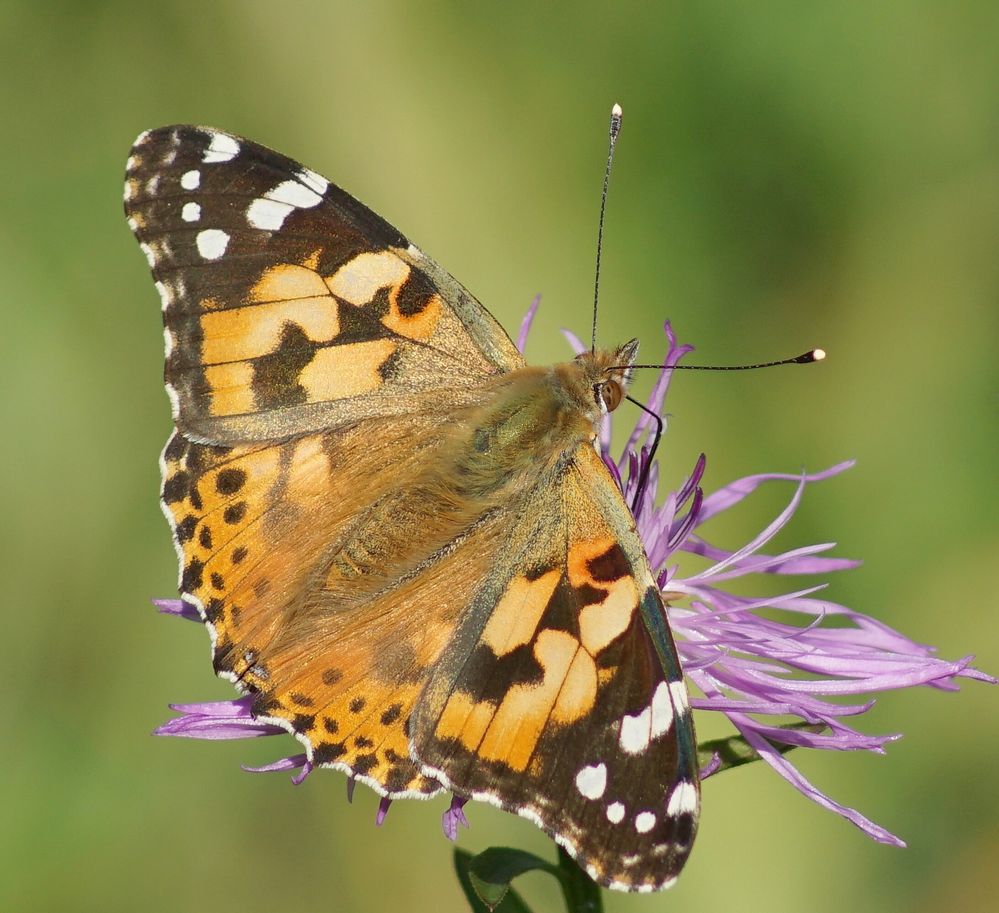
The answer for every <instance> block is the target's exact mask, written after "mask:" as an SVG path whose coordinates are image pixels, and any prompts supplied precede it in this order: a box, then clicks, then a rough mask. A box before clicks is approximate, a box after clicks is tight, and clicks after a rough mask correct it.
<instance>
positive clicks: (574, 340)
mask: <svg viewBox="0 0 999 913" xmlns="http://www.w3.org/2000/svg"><path fill="white" fill-rule="evenodd" d="M562 335H563V336H564V337H565V338H566V339H567V340H568V341H569V345H570V346H571V347H572V351H573V352H575V353H576V354H577V355H578V354H579V353H580V352H585V351H586V350H587V349H588V348H589V346H586V345H584V344H583V340H582V339H580V338H579V337H578V336H577V335H576V334H575V333H573V332H572V330H567V329H565V328H564V327H563V328H562Z"/></svg>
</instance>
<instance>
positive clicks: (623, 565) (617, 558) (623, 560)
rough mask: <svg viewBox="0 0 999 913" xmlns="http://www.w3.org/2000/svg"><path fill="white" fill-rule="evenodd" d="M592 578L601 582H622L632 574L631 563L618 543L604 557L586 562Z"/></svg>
mask: <svg viewBox="0 0 999 913" xmlns="http://www.w3.org/2000/svg"><path fill="white" fill-rule="evenodd" d="M586 568H587V570H588V571H589V572H590V576H591V577H592V578H593V579H594V580H597V581H600V582H608V583H609V582H611V581H612V580H620V579H621V578H622V577H627V576H629V575H630V574H631V563H630V562H629V561H628V558H627V556H626V555H625V553H624V549H622V548H621V546H620V545H619V544H618V543H616V542H615V543H614V544H613V545H612V546H611V547H610V548H609V549H607V551H606V552H604V553H603V554H602V555H598V556H597V557H596V558H591V559H590V560H589V561H587V562H586Z"/></svg>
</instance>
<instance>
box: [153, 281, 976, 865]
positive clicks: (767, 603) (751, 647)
mask: <svg viewBox="0 0 999 913" xmlns="http://www.w3.org/2000/svg"><path fill="white" fill-rule="evenodd" d="M537 307H538V299H537V298H536V299H535V300H534V302H533V303H532V305H531V308H530V310H529V311H528V313H527V315H526V317H525V318H524V321H523V324H522V325H521V328H520V333H519V335H518V347H519V348H521V349H523V346H524V343H525V341H526V339H527V334H528V331H529V330H530V326H531V322H532V320H533V318H534V315H535V313H536V311H537ZM665 331H666V337H667V340H668V348H667V352H666V356H665V359H664V361H663V371H662V372H661V374H660V376H659V378H658V379H657V381H656V384H655V386H654V388H653V390H652V393H651V395H650V397H649V400H648V402H647V404H646V405H647V408H648V409H649V410H651V411H652V412H654V413H656V414H657V415H658V414H661V413H662V409H663V403H664V401H665V397H666V394H667V392H668V389H669V383H670V378H671V375H672V370H671V369H672V368H674V367H675V366H676V365H677V364H678V363H679V362H680V360H681V359H682V358H683V357H684V356H685V355H686V354H687V353H688V352H690V351H691V350H692V347H691V346H687V345H678V344H677V341H676V336H675V334H674V333H673V330H672V328H671V326H670V324H669V323H667V324H666V326H665ZM566 335H567V337H568V338H569V341H570V343H571V344H572V345H573V346H574V347H575V348H576V350H577V351H582V349H583V348H584V346H583V345H582V343H581V342H580V341H579V340H578V339H576V337H574V336H573V335H572V334H569V333H567V334H566ZM653 421H654V420H653V419H652V417H651V416H650V415H649V414H648V413H646V412H642V413H641V414H640V415H639V417H638V420H637V423H636V424H635V427H634V428H633V429H632V431H631V434H630V436H629V437H628V440H627V442H626V444H625V447H624V450H623V452H622V453H621V455H620V456H619V457H618V458H616V459H615V457H614V456H613V454H612V451H611V423H612V419H611V416H610V415H608V416H607V417H606V418H605V420H604V425H603V428H602V429H601V434H600V447H601V452H602V455H603V459H604V463H605V464H606V466H607V468H608V469H609V470H610V473H611V475H612V476H613V478H614V479H615V481H616V483H617V484H618V486H619V488H620V489H621V492H622V494H623V496H624V498H625V499H626V501H627V502H628V504H629V505H631V506H632V510H633V513H634V515H635V520H636V523H637V526H638V530H639V533H640V535H641V538H642V541H643V543H644V545H645V550H646V553H647V555H648V558H649V562H650V564H651V566H652V570H653V573H654V574H655V575H656V578H657V581H658V584H659V586H660V588H661V589H662V592H663V597H664V601H665V603H666V605H667V614H668V620H669V623H670V626H671V627H672V629H673V632H674V633H675V634H676V635H677V648H678V652H679V655H680V659H681V662H682V664H683V668H684V672H685V674H686V676H687V678H688V681H689V682H690V683H691V684H693V685H694V687H695V688H696V690H697V691H698V692H699V693H700V694H701V697H695V698H693V699H692V700H691V705H692V707H693V708H694V709H695V710H697V711H704V712H711V713H716V714H722V715H724V716H725V717H726V718H727V719H728V720H729V721H730V723H731V724H732V725H733V726H734V727H735V729H736V730H737V731H738V732H739V734H740V735H741V737H742V739H743V740H744V742H745V743H746V745H748V746H749V748H751V749H752V750H753V751H754V752H755V753H756V755H758V757H760V758H761V759H762V760H763V761H765V762H766V763H767V764H768V765H769V766H770V767H771V768H773V770H775V771H776V772H777V773H778V774H779V775H780V776H781V777H783V778H784V779H785V780H787V781H788V782H790V783H791V784H792V785H793V786H794V787H795V788H796V789H798V790H799V791H800V792H802V793H803V794H804V795H806V796H807V797H808V798H810V799H812V800H813V801H815V802H817V803H818V804H819V805H821V806H823V807H825V808H828V809H830V810H831V811H834V812H836V813H837V814H839V815H842V816H843V817H844V818H846V819H847V820H849V821H851V822H852V823H854V824H855V825H857V826H858V827H859V828H861V830H863V831H864V832H865V833H867V834H868V835H869V836H871V837H873V838H874V839H875V840H878V841H880V842H882V843H889V844H894V845H897V846H902V845H904V844H903V842H902V841H901V840H900V839H899V838H898V837H896V836H894V835H893V834H891V833H889V832H888V831H887V830H885V829H884V828H882V827H880V826H879V825H877V824H875V823H874V822H872V821H870V820H869V819H868V818H866V817H865V816H864V815H862V814H861V813H860V812H858V811H856V810H855V809H851V808H847V807H846V806H843V805H841V804H839V803H837V802H835V801H834V800H833V799H831V798H829V797H828V796H827V795H826V794H825V793H823V792H822V791H821V790H819V789H818V788H817V787H815V786H813V785H812V784H811V783H810V782H809V781H808V780H806V779H805V777H804V776H803V775H802V774H801V772H800V771H799V770H798V769H797V768H796V767H795V765H794V764H793V763H792V761H791V760H789V758H788V757H787V751H788V748H789V747H800V748H811V749H818V750H823V749H825V750H828V749H834V750H839V751H843V750H848V751H856V750H864V751H872V752H877V753H883V751H884V746H885V745H886V744H887V743H889V742H891V741H893V740H895V739H897V738H899V734H897V733H893V734H887V735H880V736H868V735H865V734H863V733H861V732H859V731H858V730H857V729H855V728H853V726H851V725H850V724H849V722H848V720H851V719H853V718H856V717H858V716H860V715H862V714H863V713H865V712H866V711H867V710H868V709H870V707H871V706H872V705H873V703H874V699H873V697H872V695H875V694H877V693H879V692H882V691H888V690H894V689H900V688H909V687H913V686H915V685H929V686H931V687H935V688H941V689H948V690H955V689H956V687H957V685H956V679H958V678H971V679H977V680H979V681H988V682H994V681H995V679H993V678H991V677H990V676H988V675H985V674H984V673H982V672H979V671H977V670H975V669H973V668H971V665H970V663H971V660H972V657H970V656H966V657H964V658H963V659H960V660H957V661H955V662H949V661H946V660H942V659H939V658H937V657H936V656H934V650H933V648H932V647H928V646H925V645H922V644H918V643H916V642H914V641H912V640H910V639H909V638H907V637H905V636H904V635H903V634H901V633H899V632H898V631H896V630H894V629H893V628H891V627H889V626H888V625H886V624H884V623H882V622H879V621H877V620H876V619H874V618H872V617H870V616H868V615H864V614H863V613H861V612H857V611H855V610H853V609H850V608H848V607H846V606H842V605H839V604H837V603H835V602H831V601H829V600H827V599H822V598H819V597H818V596H817V595H816V594H817V593H818V592H819V591H820V590H822V589H823V587H824V584H821V583H820V584H816V585H810V586H804V587H798V588H794V589H791V590H790V591H789V592H787V593H784V594H783V595H779V596H761V597H757V598H754V597H751V596H745V595H737V594H735V593H733V592H731V591H730V590H729V589H728V584H729V582H730V581H732V580H735V579H737V578H743V577H752V576H753V575H758V574H769V575H778V576H781V577H787V576H794V575H815V574H827V573H831V572H835V571H841V570H846V569H849V568H852V567H855V566H856V565H857V564H858V562H857V561H853V560H848V559H843V558H833V557H829V556H827V555H825V554H824V553H825V552H828V551H829V550H830V549H831V548H832V547H833V543H829V542H826V543H820V544H816V545H808V546H802V547H798V548H794V549H791V550H789V551H785V552H782V553H777V554H770V553H767V552H765V551H764V549H765V548H766V546H767V545H768V543H769V542H770V541H771V540H772V539H773V538H774V537H775V536H776V535H777V533H778V532H780V531H781V530H782V529H783V528H784V527H785V526H787V525H788V523H789V522H790V520H791V518H792V517H793V515H794V513H795V511H796V510H797V508H798V505H799V504H800V502H801V499H802V496H803V494H804V492H805V489H806V487H807V486H808V485H810V484H813V483H815V482H819V481H822V480H824V479H829V478H831V477H833V476H835V475H838V474H840V473H841V472H843V471H845V470H846V469H849V468H850V467H851V466H852V465H853V463H852V462H850V461H848V462H842V463H838V464H836V465H835V466H832V467H830V468H829V469H826V470H824V471H822V472H817V473H811V474H809V473H804V472H802V473H764V474H759V475H752V476H746V477H744V478H742V479H738V480H736V481H734V482H731V483H730V484H728V485H725V486H723V487H721V488H719V489H717V490H716V491H714V492H712V493H711V494H708V495H705V494H704V491H703V488H702V482H703V480H704V477H705V471H706V466H707V461H706V458H705V457H704V455H703V454H702V455H701V456H700V457H699V458H698V460H697V461H696V463H695V465H694V466H693V468H692V470H691V471H690V474H689V476H688V477H687V479H686V481H685V482H684V483H683V484H682V485H681V486H680V487H679V488H678V489H677V490H676V491H669V492H666V493H665V497H664V498H663V499H662V503H661V504H657V501H658V500H659V497H658V495H659V471H658V469H659V467H658V463H652V464H650V459H649V457H650V444H651V433H652V430H653V428H652V426H653ZM643 474H644V475H646V476H647V483H646V484H645V487H644V489H643V491H642V492H641V495H640V500H639V502H638V503H637V504H635V503H634V502H635V499H636V492H637V490H638V486H639V484H640V479H641V478H642V477H643ZM773 482H782V483H788V484H790V485H792V486H793V487H792V491H791V495H790V498H789V500H788V504H787V506H786V507H785V508H784V509H783V510H782V511H781V512H780V513H779V514H778V515H777V516H776V517H775V518H774V519H773V520H772V521H770V522H769V523H768V524H766V526H764V527H763V529H762V530H761V531H760V532H759V533H758V534H757V535H756V536H754V537H753V538H752V539H751V540H750V541H749V542H747V543H746V544H745V545H743V546H741V547H740V548H737V549H733V550H730V549H724V548H720V547H718V546H716V545H713V544H711V543H710V541H709V540H708V539H706V538H705V537H704V535H703V533H702V531H701V527H702V526H703V525H704V524H705V523H706V522H707V521H708V520H709V519H711V518H712V517H714V516H716V515H718V514H721V513H723V512H725V511H728V510H731V509H733V508H735V507H736V506H738V505H740V504H741V503H742V502H743V501H744V500H745V499H746V498H747V497H748V496H749V495H750V494H752V493H753V492H754V491H755V490H756V489H757V488H759V487H760V486H762V485H767V484H770V483H773ZM682 553H684V554H687V555H693V556H696V557H697V558H699V559H701V560H702V562H703V564H704V566H703V567H702V568H701V569H700V570H697V571H696V572H694V573H689V574H681V573H680V570H679V565H678V563H677V558H678V557H679V556H680V555H681V554H682ZM155 603H156V605H157V606H158V607H159V609H160V611H161V612H164V613H166V614H171V615H177V616H180V617H184V618H188V619H191V620H198V621H200V620H201V619H200V616H199V615H198V613H197V612H196V611H195V610H194V609H193V608H192V607H190V606H188V605H187V604H186V603H183V602H181V601H180V600H156V601H155ZM831 619H835V624H827V623H826V622H827V620H831ZM803 620H804V621H803ZM844 697H846V698H849V699H852V700H851V702H850V703H840V702H839V701H840V699H842V698H844ZM251 703H252V699H251V698H245V697H244V698H238V699H234V700H231V701H218V702H213V703H200V704H174V705H171V707H172V709H173V710H175V711H176V712H177V713H178V714H179V716H178V717H176V718H174V719H172V720H170V721H168V722H167V723H165V724H164V725H162V726H160V727H159V728H158V729H157V730H156V734H158V735H171V736H181V737H188V738H201V739H234V738H255V737H259V736H271V735H285V734H286V731H285V730H284V729H282V728H280V727H278V726H274V725H271V724H268V723H264V722H261V721H259V720H257V719H255V718H254V716H253V714H252V712H251ZM788 717H791V718H793V719H794V720H795V721H796V724H791V725H789V724H788V723H787V722H786V720H787V718H788ZM779 720H783V721H784V722H779ZM722 766H723V765H722V763H721V759H720V758H719V756H718V755H714V756H713V757H712V758H710V759H709V760H708V761H707V763H706V764H705V766H704V768H703V769H702V771H701V777H702V779H706V778H708V777H710V776H712V775H713V774H714V773H716V772H717V771H718V770H719V769H721V768H722ZM244 769H245V770H248V771H252V772H258V773H259V772H272V771H292V770H294V771H297V773H296V774H295V776H294V777H293V780H294V782H295V783H296V784H297V783H301V782H302V781H304V780H305V778H306V777H307V776H308V775H309V773H310V772H311V770H312V765H311V764H310V762H309V760H308V758H307V756H306V755H304V754H296V755H293V756H290V757H286V758H282V759H280V760H278V761H275V762H274V763H272V764H268V765H265V766H263V767H245V768H244ZM353 785H354V783H353V780H349V781H348V797H350V796H351V795H352V793H353ZM466 802H467V799H465V798H462V797H460V796H455V797H453V799H452V802H451V805H450V807H449V808H448V810H447V811H446V812H445V813H444V815H443V817H442V828H443V830H444V833H445V835H446V836H447V837H449V838H450V839H452V840H453V839H455V836H456V834H457V831H458V827H459V825H461V826H466V827H467V826H468V821H467V820H466V818H465V814H464V810H463V809H464V806H465V803H466ZM389 804H390V801H389V800H388V799H386V798H383V799H382V801H381V803H380V805H379V809H378V814H377V817H376V823H377V824H381V823H382V821H383V820H384V818H385V814H386V813H387V811H388V807H389Z"/></svg>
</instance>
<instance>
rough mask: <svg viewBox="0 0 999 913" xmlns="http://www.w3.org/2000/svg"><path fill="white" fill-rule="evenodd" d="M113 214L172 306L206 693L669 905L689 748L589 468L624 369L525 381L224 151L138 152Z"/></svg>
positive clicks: (171, 501)
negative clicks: (531, 827)
mask: <svg viewBox="0 0 999 913" xmlns="http://www.w3.org/2000/svg"><path fill="white" fill-rule="evenodd" d="M125 210H126V214H127V216H128V221H129V224H130V226H131V228H132V230H133V231H134V233H135V235H136V237H137V238H138V240H139V244H140V246H141V248H142V250H143V251H144V252H145V254H146V257H147V258H148V260H149V265H150V267H151V268H152V272H153V278H154V279H155V282H156V288H157V289H158V291H159V294H160V297H161V299H162V303H163V323H164V335H165V338H166V388H167V392H168V394H169V396H170V401H171V404H172V406H173V418H174V423H175V425H176V431H175V433H174V434H173V436H172V437H171V438H170V440H169V442H168V444H167V446H166V449H165V450H164V452H163V458H162V470H163V492H162V494H163V507H164V510H165V513H166V516H167V519H168V520H169V522H170V525H171V527H172V529H173V533H174V539H175V542H176V547H177V553H178V556H179V558H180V565H181V574H180V590H181V593H182V595H183V598H184V599H185V600H186V601H188V602H189V603H192V604H193V605H195V606H196V607H197V608H198V610H199V611H200V612H201V613H202V615H203V617H204V620H205V624H206V626H207V628H208V630H209V633H210V634H211V638H212V647H213V656H214V664H215V669H216V671H217V672H218V674H219V675H221V676H223V677H224V678H227V679H229V680H230V681H232V682H234V683H235V684H236V686H237V687H238V688H239V689H240V690H241V691H243V692H247V693H251V694H253V695H254V696H255V702H254V712H255V715H257V716H258V717H260V718H262V719H266V720H269V721H272V722H274V723H277V724H279V725H281V726H283V727H284V728H286V729H287V730H288V731H289V732H291V733H293V734H294V735H295V736H296V737H297V738H298V739H299V740H300V741H301V742H303V743H304V744H305V746H306V748H307V750H308V753H309V758H310V760H311V761H312V763H313V764H314V765H318V766H325V767H332V768H335V769H338V770H342V771H345V772H347V773H349V774H351V775H353V776H354V777H356V778H357V779H358V780H360V781H362V782H363V783H366V784H368V785H369V786H371V788H372V789H374V790H375V791H376V792H377V793H379V794H380V795H382V796H388V797H392V798H403V797H428V796H433V795H435V794H437V793H439V792H442V791H444V790H451V791H453V792H455V793H456V794H458V795H461V796H468V797H471V798H475V799H481V800H484V801H487V802H491V803H493V804H494V805H497V806H499V807H501V808H504V809H507V810H508V811H511V812H515V813H517V814H520V815H522V816H524V817H525V818H529V819H530V820H532V821H534V822H536V823H537V824H538V825H539V826H540V827H541V828H543V829H544V830H545V831H546V832H547V833H548V834H550V835H551V836H552V837H554V838H555V839H556V840H557V841H558V842H559V843H560V844H561V845H562V846H564V847H565V848H566V849H567V850H568V851H569V852H570V853H572V854H573V855H574V856H575V857H576V858H577V859H578V861H579V862H580V864H581V865H582V866H583V867H584V868H585V869H586V871H587V872H588V873H589V874H590V875H591V876H592V877H593V878H594V879H595V880H596V881H597V882H599V883H600V884H602V885H606V886H609V887H612V888H619V889H624V890H638V891H643V890H644V891H648V890H657V889H661V888H664V887H667V886H668V885H670V884H671V883H672V882H673V881H674V880H675V878H676V876H677V873H678V872H679V871H680V869H681V867H682V866H683V864H684V861H685V860H686V858H687V855H688V854H689V852H690V849H691V845H692V843H693V839H694V834H695V831H696V822H697V813H698V807H699V786H698V771H697V763H696V744H695V739H694V730H693V725H692V721H691V714H690V709H689V705H688V700H687V690H686V687H685V685H684V683H683V679H682V674H681V670H680V665H679V662H678V660H677V654H676V649H675V647H674V644H673V639H672V636H671V634H670V630H669V627H668V625H667V623H666V620H665V619H666V616H665V612H664V607H663V602H662V597H661V595H660V593H659V590H658V588H657V587H656V584H655V581H654V580H653V577H652V574H651V572H650V569H649V564H648V560H647V559H646V556H645V554H644V552H643V550H642V544H641V542H640V540H639V537H638V534H637V532H636V529H635V524H634V522H633V519H632V516H631V513H630V512H629V510H628V507H627V505H626V504H625V502H624V501H623V499H622V497H621V494H620V492H619V491H618V489H617V487H616V486H615V484H614V482H613V481H612V479H611V476H610V474H609V473H608V471H607V469H606V467H605V466H604V464H603V462H602V460H601V458H600V456H599V455H598V454H597V452H596V451H595V448H594V441H595V437H596V432H597V427H598V424H599V422H600V419H601V416H602V415H604V414H605V413H606V412H607V411H610V410H613V409H614V408H615V407H616V406H617V405H618V403H619V402H620V400H621V397H622V396H623V395H624V391H625V389H626V387H627V382H628V379H629V378H628V375H629V374H630V370H629V366H630V365H631V364H633V362H634V358H635V355H636V351H637V343H635V342H634V341H632V342H629V343H627V344H625V345H624V346H621V347H620V348H618V349H616V350H610V351H602V350H596V351H594V352H588V353H583V354H582V355H580V356H579V357H577V358H576V359H575V360H573V361H570V362H567V363H565V364H558V365H554V366H552V367H548V368H536V367H529V366H528V365H526V364H525V362H524V360H523V358H522V357H521V355H520V353H519V352H518V351H517V349H516V348H515V346H514V345H513V344H512V343H511V341H510V339H509V338H508V336H507V335H506V333H504V331H503V329H502V328H501V327H500V326H499V324H498V323H497V322H496V321H495V320H494V319H493V317H492V316H491V315H490V314H489V313H488V312H487V311H486V310H485V309H484V308H483V307H482V305H480V304H479V303H478V301H476V300H475V298H473V297H472V295H470V294H469V293H468V292H467V291H466V290H465V289H464V288H463V287H462V286H461V285H459V284H458V283H457V282H456V281H455V280H454V279H453V278H452V277H451V276H449V275H448V274H447V273H446V272H445V271H444V270H442V269H441V268H440V267H439V266H438V265H437V264H436V263H434V262H433V261H432V260H431V259H429V258H428V257H427V256H426V255H425V254H423V253H422V252H421V251H420V250H419V249H418V248H416V247H414V246H413V245H412V244H410V242H409V241H408V240H407V239H406V238H405V237H403V236H402V235H401V234H400V233H399V232H398V231H396V229H394V228H393V227H392V226H391V225H389V224H388V223H387V222H385V221H383V220H382V219H381V218H379V217H378V216H377V215H375V214H374V213H373V212H371V211H370V210H369V209H367V208H366V207H365V206H363V205H362V204H361V203H359V202H358V201H357V200H355V199H353V198H352V197H350V196H349V195H348V194H346V193H345V192H344V191H343V190H341V189H340V188H338V187H336V186H334V185H333V184H330V183H329V182H328V181H326V180H325V179H324V178H322V177H320V176H319V175H318V174H316V173H315V172H313V171H310V170H308V169H306V168H303V167H302V166H301V165H299V164H297V163H296V162H294V161H292V160H291V159H288V158H285V157H284V156H282V155H279V154H278V153H276V152H272V151H271V150H269V149H266V148H264V147H263V146H259V145H257V144H256V143H252V142H249V141H247V140H245V139H241V138H239V137H236V136H232V135H230V134H227V133H223V132H221V131H218V130H213V129H209V128H204V127H191V126H174V127H164V128H161V129H158V130H154V131H152V132H148V133H144V134H143V135H142V136H140V137H139V138H138V140H137V141H136V143H135V146H134V148H133V149H132V154H131V157H130V158H129V160H128V170H127V176H126V181H125Z"/></svg>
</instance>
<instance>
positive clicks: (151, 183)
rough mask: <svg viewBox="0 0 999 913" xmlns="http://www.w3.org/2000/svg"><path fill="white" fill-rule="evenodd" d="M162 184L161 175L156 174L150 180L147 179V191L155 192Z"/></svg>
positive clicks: (149, 192)
mask: <svg viewBox="0 0 999 913" xmlns="http://www.w3.org/2000/svg"><path fill="white" fill-rule="evenodd" d="M159 186H160V176H159V175H158V174H154V175H153V176H152V177H151V178H150V179H149V180H148V181H146V193H148V194H154V193H156V188H157V187H159Z"/></svg>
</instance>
